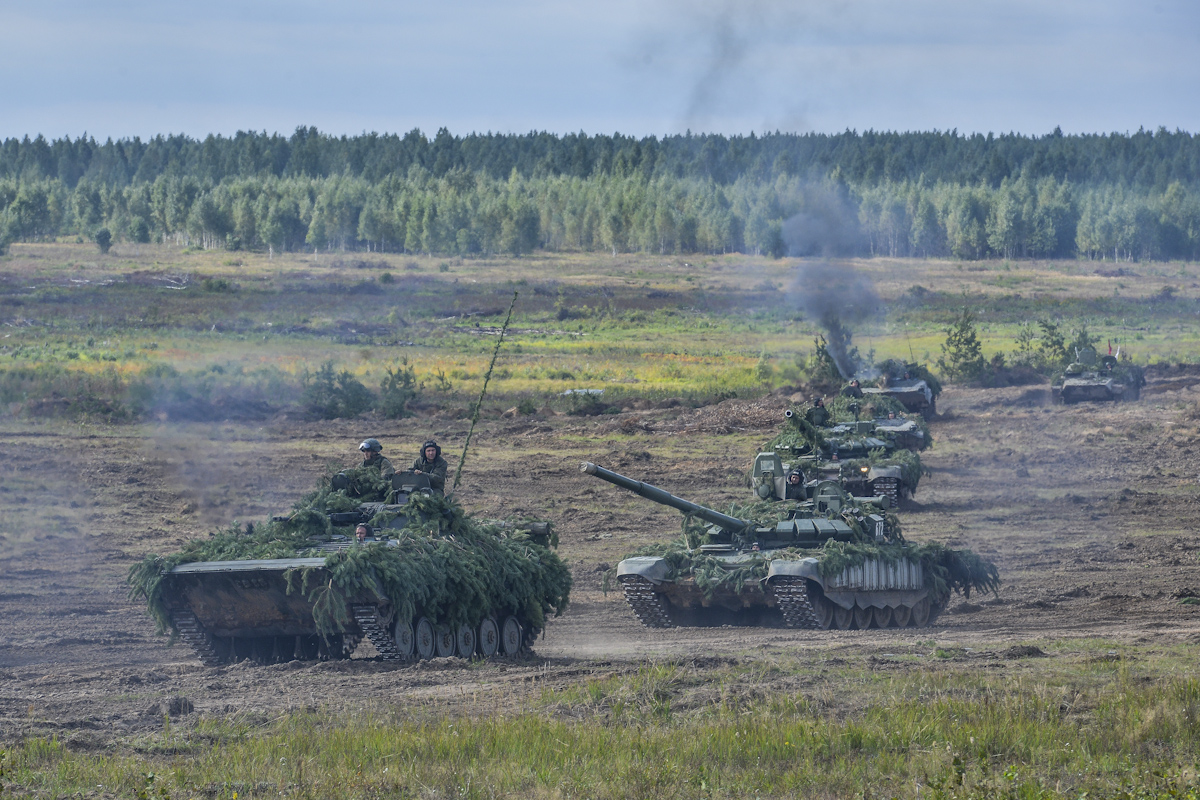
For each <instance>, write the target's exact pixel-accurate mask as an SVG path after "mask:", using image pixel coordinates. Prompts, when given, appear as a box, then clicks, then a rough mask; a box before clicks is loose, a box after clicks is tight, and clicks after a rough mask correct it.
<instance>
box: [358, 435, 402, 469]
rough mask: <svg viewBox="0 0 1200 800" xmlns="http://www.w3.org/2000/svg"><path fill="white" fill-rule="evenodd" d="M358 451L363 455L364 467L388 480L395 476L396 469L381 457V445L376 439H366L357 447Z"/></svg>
mask: <svg viewBox="0 0 1200 800" xmlns="http://www.w3.org/2000/svg"><path fill="white" fill-rule="evenodd" d="M358 449H359V451H360V452H362V454H363V463H362V465H363V466H364V467H374V468H375V469H378V470H379V474H380V475H382V476H383V477H385V478H390V477H392V476H393V475H395V474H396V468H395V467H393V466H392V462H391V461H388V460H387V459H386V458H384V457H383V445H381V444H380V443H379V440H378V439H367V440H365V441H364V442H363V443H362V444H360V445H359V446H358Z"/></svg>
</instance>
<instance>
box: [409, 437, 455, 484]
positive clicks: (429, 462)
mask: <svg viewBox="0 0 1200 800" xmlns="http://www.w3.org/2000/svg"><path fill="white" fill-rule="evenodd" d="M449 466H450V465H449V464H447V463H446V459H444V458H442V448H440V447H438V443H437V442H435V441H434V440H433V439H430V440H429V441H427V442H426V443H425V444H423V445H421V455H419V456H418V457H417V460H416V461H414V462H413V465H412V471H413V472H416V473H423V474H425V475H428V476H429V486H430V488H431V489H433V490H434V491H435V492H437V493H438V494H443V495H444V494H445V493H446V469H447V468H449Z"/></svg>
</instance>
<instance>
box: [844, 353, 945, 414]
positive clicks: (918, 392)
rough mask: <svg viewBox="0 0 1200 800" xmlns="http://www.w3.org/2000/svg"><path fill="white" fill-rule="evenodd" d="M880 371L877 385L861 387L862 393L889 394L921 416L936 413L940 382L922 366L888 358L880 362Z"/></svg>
mask: <svg viewBox="0 0 1200 800" xmlns="http://www.w3.org/2000/svg"><path fill="white" fill-rule="evenodd" d="M880 373H881V375H880V378H879V385H878V386H864V387H863V389H862V392H863V395H864V397H866V398H870V397H871V396H883V397H891V398H892V399H894V400H898V401H899V402H900V403H901V404H903V406H904V407H905V408H906V409H908V410H909V411H911V412H913V413H915V414H920V415H921V416H922V417H924V418H925V419H933V418H934V417H935V416H936V415H937V398H938V395H939V394H941V393H942V384H941V382H940V381H939V380H938V379H937V378H936V377H934V375H933V373H931V372H930V371H929V370H928V369H926V368H925V367H924V366H922V365H921V364H918V363H916V362H911V363H905V362H903V361H897V360H895V359H888V360H887V361H884V362H883V363H882V364H881V365H880Z"/></svg>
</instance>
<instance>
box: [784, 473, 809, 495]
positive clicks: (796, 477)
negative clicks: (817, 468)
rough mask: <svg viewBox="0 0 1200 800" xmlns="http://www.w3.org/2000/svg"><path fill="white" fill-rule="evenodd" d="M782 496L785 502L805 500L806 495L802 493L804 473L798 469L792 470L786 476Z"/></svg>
mask: <svg viewBox="0 0 1200 800" xmlns="http://www.w3.org/2000/svg"><path fill="white" fill-rule="evenodd" d="M785 492H786V494H785V496H784V499H785V500H805V499H807V495H806V494H805V491H804V472H803V471H801V470H799V469H794V470H792V471H791V472H789V473H788V474H787V489H786V490H785Z"/></svg>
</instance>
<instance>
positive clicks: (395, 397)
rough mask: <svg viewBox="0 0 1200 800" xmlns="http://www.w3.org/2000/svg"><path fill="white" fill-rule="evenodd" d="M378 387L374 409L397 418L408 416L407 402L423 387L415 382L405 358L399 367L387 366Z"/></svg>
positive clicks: (414, 374)
mask: <svg viewBox="0 0 1200 800" xmlns="http://www.w3.org/2000/svg"><path fill="white" fill-rule="evenodd" d="M379 388H380V393H379V403H378V404H377V405H376V406H375V410H376V411H378V412H379V413H380V414H382V415H383V416H385V417H387V418H388V419H398V418H400V417H407V416H408V414H409V412H408V404H409V403H410V402H412V401H413V400H414V399H416V397H417V396H418V395H420V393H421V389H422V388H424V387H423V385H422V384H420V383H418V382H417V376H416V373H415V372H414V371H413V368H412V365H410V364H409V363H408V359H407V358H405V359H403V360H402V361H401V362H400V366H399V367H395V368H392V367H387V377H385V378H384V379H383V383H382V384H381V385H380V387H379Z"/></svg>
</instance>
